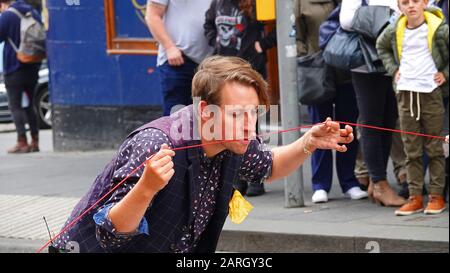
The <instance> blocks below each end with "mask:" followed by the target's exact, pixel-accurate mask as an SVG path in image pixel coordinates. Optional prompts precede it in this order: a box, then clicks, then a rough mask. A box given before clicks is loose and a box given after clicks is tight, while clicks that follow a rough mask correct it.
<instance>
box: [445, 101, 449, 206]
mask: <svg viewBox="0 0 450 273" xmlns="http://www.w3.org/2000/svg"><path fill="white" fill-rule="evenodd" d="M448 101H449V99H448V97H446V98H444V106H445V114H444V117H445V118H444V135H445V136H446V135H448V115H449V114H448V105H449V103H448ZM444 145H446V146H445V147H446V149H445V150H444V151H446V152H445V187H444V199H445V201H446V202H448V180H449V177H448V171H449V156H448V144H444Z"/></svg>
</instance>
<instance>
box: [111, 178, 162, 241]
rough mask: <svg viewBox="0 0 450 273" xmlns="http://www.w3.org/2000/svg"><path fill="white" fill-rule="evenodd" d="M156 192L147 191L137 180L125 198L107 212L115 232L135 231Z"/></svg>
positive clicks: (141, 182)
mask: <svg viewBox="0 0 450 273" xmlns="http://www.w3.org/2000/svg"><path fill="white" fill-rule="evenodd" d="M155 195H156V192H151V191H148V189H145V188H144V187H143V181H141V180H139V181H138V182H137V183H136V185H135V186H134V187H133V189H131V190H130V191H129V192H128V193H127V194H126V195H125V197H124V198H123V199H122V200H121V201H119V202H118V203H117V204H116V205H114V206H113V207H112V208H111V210H110V211H109V218H110V219H111V222H112V223H113V225H114V228H115V229H116V231H117V232H121V233H130V232H134V231H136V229H137V228H138V227H139V223H140V222H141V220H142V217H144V214H145V211H146V210H147V208H148V206H149V205H150V202H151V201H152V200H153V198H154V196H155Z"/></svg>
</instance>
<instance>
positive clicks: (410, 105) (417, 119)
mask: <svg viewBox="0 0 450 273" xmlns="http://www.w3.org/2000/svg"><path fill="white" fill-rule="evenodd" d="M416 93H417V118H416V121H419V120H420V93H419V92H416ZM413 101H414V97H413V92H412V91H410V92H409V111H410V113H411V117H412V118H413V117H414V108H413V104H414V102H413Z"/></svg>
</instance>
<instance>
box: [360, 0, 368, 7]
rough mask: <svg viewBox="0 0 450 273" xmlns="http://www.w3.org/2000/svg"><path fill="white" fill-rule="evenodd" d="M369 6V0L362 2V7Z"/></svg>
mask: <svg viewBox="0 0 450 273" xmlns="http://www.w3.org/2000/svg"><path fill="white" fill-rule="evenodd" d="M368 5H369V3H367V0H362V2H361V6H362V7H364V6H368Z"/></svg>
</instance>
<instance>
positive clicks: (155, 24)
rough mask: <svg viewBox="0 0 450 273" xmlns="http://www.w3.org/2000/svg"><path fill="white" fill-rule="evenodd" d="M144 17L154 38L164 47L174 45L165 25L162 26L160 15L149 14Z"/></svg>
mask: <svg viewBox="0 0 450 273" xmlns="http://www.w3.org/2000/svg"><path fill="white" fill-rule="evenodd" d="M150 5H151V4H150ZM145 19H146V22H147V25H148V27H149V29H150V32H151V33H152V35H153V38H155V39H156V40H157V41H158V42H159V43H160V44H161V45H162V46H163V47H164V48H165V49H168V48H171V47H174V46H175V44H174V42H173V41H172V38H171V37H170V36H169V34H168V33H167V31H166V27H165V26H164V22H163V19H162V17H161V16H158V15H155V14H153V15H150V14H149V15H147V16H146V18H145Z"/></svg>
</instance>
